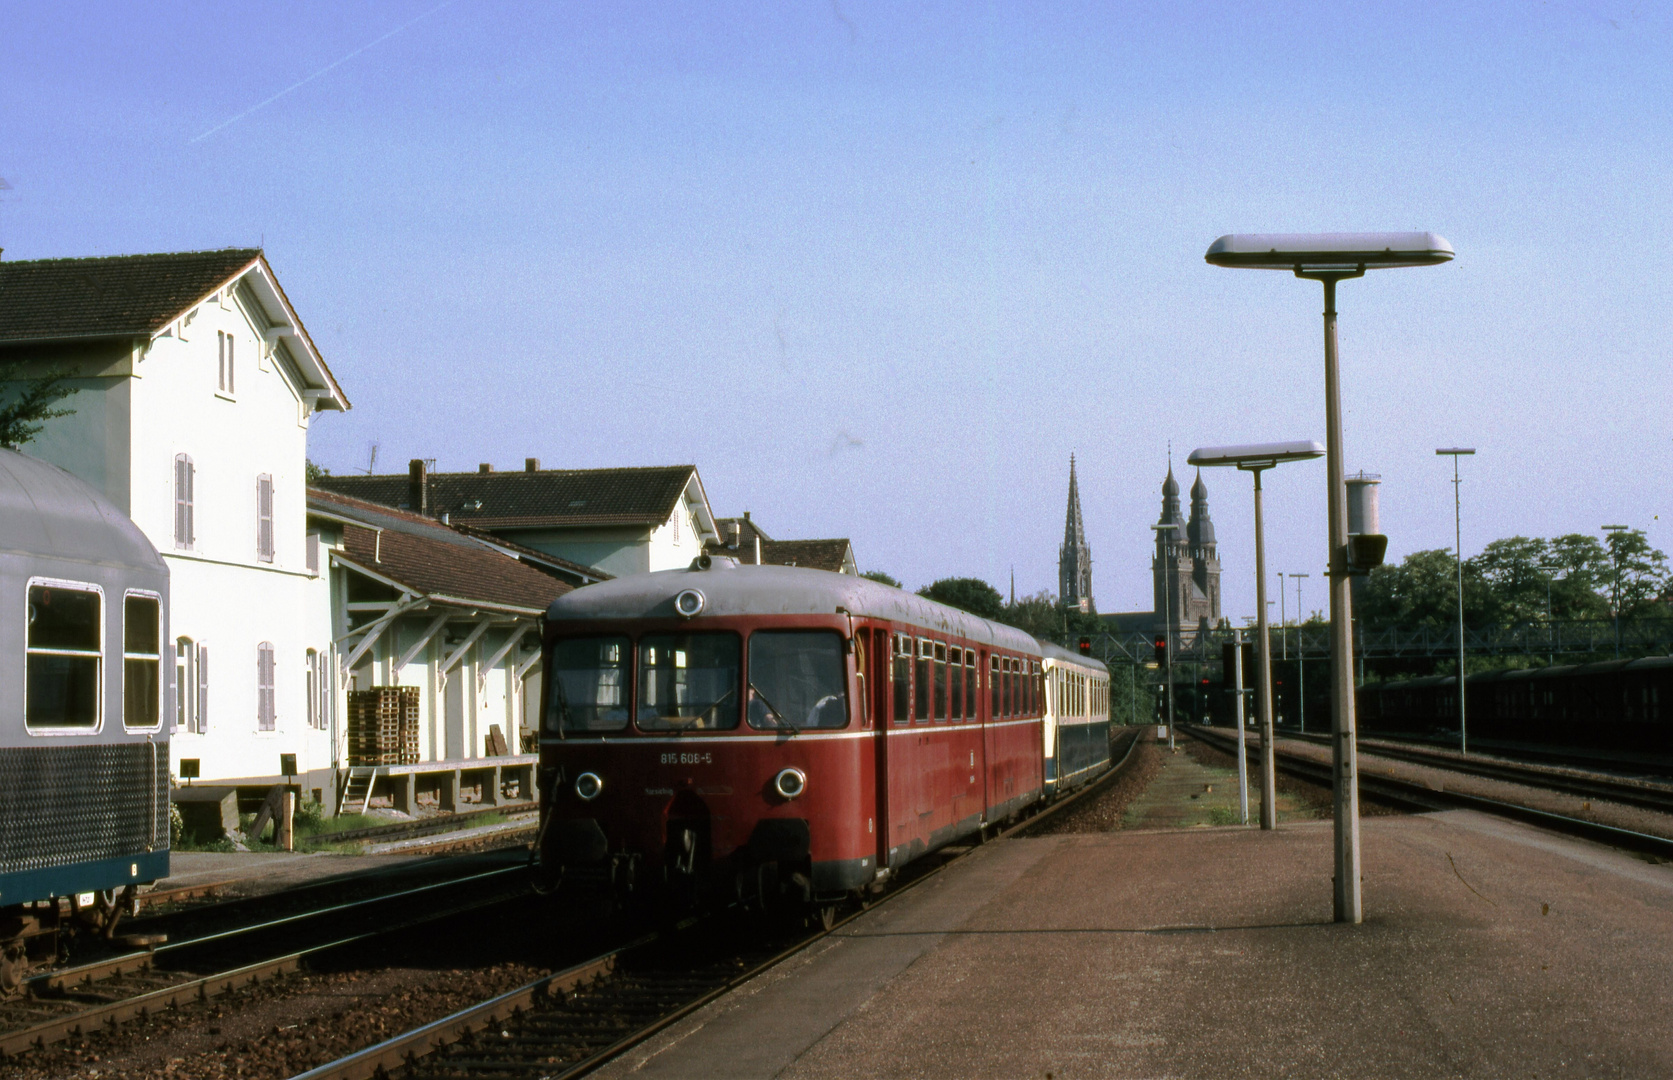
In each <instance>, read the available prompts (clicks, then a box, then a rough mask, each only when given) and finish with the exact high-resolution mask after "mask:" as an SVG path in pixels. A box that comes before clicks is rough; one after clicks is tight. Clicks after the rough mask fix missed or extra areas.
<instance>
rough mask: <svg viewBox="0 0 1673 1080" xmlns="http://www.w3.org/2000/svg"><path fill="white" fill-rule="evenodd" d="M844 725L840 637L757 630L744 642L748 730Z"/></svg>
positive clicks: (845, 694) (845, 689) (826, 633)
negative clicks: (746, 654)
mask: <svg viewBox="0 0 1673 1080" xmlns="http://www.w3.org/2000/svg"><path fill="white" fill-rule="evenodd" d="M847 725H848V679H847V675H846V670H845V667H844V664H843V661H842V638H841V637H839V636H838V635H836V634H834V633H831V632H829V631H825V630H759V631H756V632H755V633H754V634H751V635H750V638H749V726H750V727H752V728H761V729H764V730H774V729H787V730H794V731H805V730H807V729H809V728H840V727H846V726H847Z"/></svg>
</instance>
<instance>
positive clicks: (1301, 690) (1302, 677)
mask: <svg viewBox="0 0 1673 1080" xmlns="http://www.w3.org/2000/svg"><path fill="white" fill-rule="evenodd" d="M1312 576H1313V575H1312V574H1291V575H1290V577H1293V578H1295V722H1296V726H1297V727H1299V728H1300V729H1301V734H1303V735H1305V734H1307V630H1306V625H1307V624H1306V623H1304V622H1302V621H1301V579H1302V578H1304V577H1312Z"/></svg>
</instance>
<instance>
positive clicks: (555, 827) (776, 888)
mask: <svg viewBox="0 0 1673 1080" xmlns="http://www.w3.org/2000/svg"><path fill="white" fill-rule="evenodd" d="M544 648H545V657H544V661H545V665H546V667H545V672H546V677H545V679H544V680H543V687H544V691H543V692H544V695H545V701H544V702H543V705H542V718H543V720H542V731H541V771H542V779H543V781H544V782H543V783H542V785H541V792H542V811H543V818H542V828H541V838H540V842H539V844H538V858H539V862H540V865H541V868H542V871H543V873H545V874H547V875H549V876H552V877H558V878H559V879H561V880H562V881H563V882H565V883H566V884H569V885H574V884H583V885H584V884H593V885H606V884H607V885H609V886H612V887H613V888H615V889H616V890H617V891H618V892H624V893H656V892H664V891H665V892H666V893H667V894H671V895H672V896H673V897H674V898H676V899H683V900H686V901H697V900H699V899H702V898H708V899H710V900H713V899H721V900H729V899H738V900H744V901H752V902H759V903H761V904H762V905H764V906H768V907H771V906H773V905H776V904H782V903H786V902H792V903H793V902H803V903H808V902H811V903H829V902H831V901H833V900H836V899H839V898H841V897H843V896H847V895H854V894H857V893H860V892H863V891H864V890H866V889H868V888H871V887H873V886H874V885H875V884H876V883H878V882H880V881H882V880H884V879H885V878H887V877H888V876H889V875H890V873H892V872H893V871H894V870H896V869H898V868H899V867H901V866H903V865H905V864H906V863H908V862H910V861H911V860H912V859H914V858H917V857H919V856H920V855H922V854H924V853H925V852H927V851H930V850H933V849H935V848H937V847H940V846H942V845H945V844H948V843H951V842H953V841H955V840H957V839H959V838H961V837H964V836H968V835H970V834H972V833H975V832H977V831H979V830H980V829H982V828H983V827H984V826H986V825H988V824H989V823H992V822H996V821H999V820H1001V819H1004V818H1007V817H1010V816H1013V815H1015V814H1016V813H1017V811H1019V810H1021V809H1023V808H1025V807H1027V806H1028V805H1029V804H1031V803H1033V802H1034V801H1036V800H1038V799H1039V798H1040V797H1041V794H1042V791H1043V788H1044V773H1045V770H1044V761H1043V757H1042V738H1041V712H1042V706H1043V704H1044V702H1043V700H1042V699H1043V688H1042V681H1041V678H1040V661H1041V654H1040V649H1039V645H1038V643H1037V642H1036V641H1035V640H1034V638H1032V637H1030V636H1029V635H1027V634H1025V633H1023V632H1022V631H1020V630H1016V629H1014V628H1012V627H1008V626H1002V625H999V624H995V623H990V622H987V621H985V620H983V619H979V618H976V617H975V616H972V615H969V614H966V613H964V612H961V611H958V610H956V609H953V608H949V607H946V606H944V605H941V604H937V603H934V602H933V601H930V600H926V599H924V598H922V597H919V596H915V595H913V594H911V593H908V592H904V591H902V590H900V589H895V588H890V587H888V586H884V585H880V584H877V583H875V582H871V581H867V580H865V579H862V578H855V577H851V576H846V575H839V574H832V573H828V572H825V571H820V570H808V569H798V568H795V567H777V566H748V567H744V566H738V565H737V564H736V563H734V562H733V561H732V560H730V559H725V558H715V559H712V560H711V559H702V560H699V561H698V563H696V564H693V566H692V568H690V569H688V570H676V571H662V572H658V573H653V574H641V575H637V576H634V577H630V578H623V579H618V580H615V581H607V582H601V583H599V584H595V585H589V586H587V587H586V588H584V589H577V590H576V591H574V592H572V593H569V594H566V595H565V596H563V597H561V598H560V599H559V600H558V601H556V602H555V603H554V604H553V605H552V607H551V610H550V611H549V612H548V614H547V621H546V629H545V639H544Z"/></svg>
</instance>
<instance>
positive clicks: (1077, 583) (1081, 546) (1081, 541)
mask: <svg viewBox="0 0 1673 1080" xmlns="http://www.w3.org/2000/svg"><path fill="white" fill-rule="evenodd" d="M1057 595H1058V596H1060V597H1062V602H1063V606H1064V607H1072V608H1075V609H1076V610H1078V611H1083V612H1088V613H1090V612H1092V611H1094V610H1095V608H1094V607H1093V603H1092V549H1091V548H1090V547H1088V546H1087V543H1086V525H1085V524H1084V523H1083V522H1082V521H1081V516H1080V486H1079V485H1078V484H1077V483H1076V481H1075V455H1073V454H1070V455H1069V516H1068V520H1067V521H1066V522H1064V525H1063V546H1062V547H1060V548H1058V549H1057Z"/></svg>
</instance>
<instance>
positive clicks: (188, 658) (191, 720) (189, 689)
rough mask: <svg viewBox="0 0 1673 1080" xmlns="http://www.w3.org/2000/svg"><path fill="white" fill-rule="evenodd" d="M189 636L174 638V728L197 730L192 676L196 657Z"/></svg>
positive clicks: (195, 693)
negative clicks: (193, 662)
mask: <svg viewBox="0 0 1673 1080" xmlns="http://www.w3.org/2000/svg"><path fill="white" fill-rule="evenodd" d="M195 652H196V650H195V649H194V648H193V647H192V639H191V638H176V639H175V640H174V729H175V730H176V731H196V730H197V708H196V705H197V686H196V683H197V680H196V679H194V678H193V677H192V666H193V665H192V661H193V660H194V659H196V657H195V656H194V653H195Z"/></svg>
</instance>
